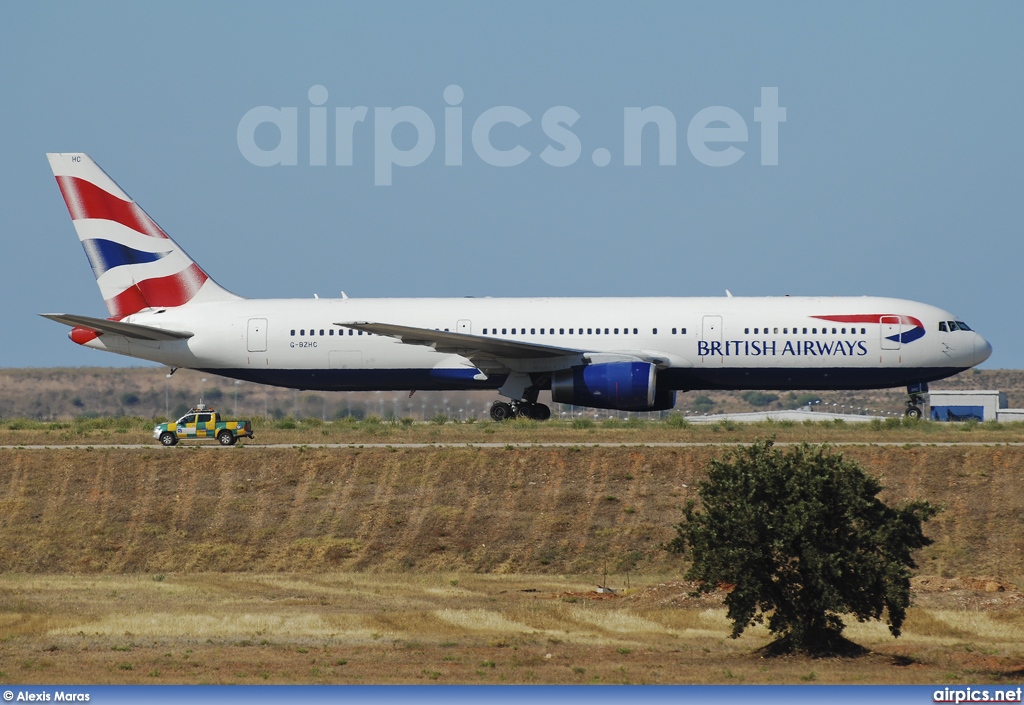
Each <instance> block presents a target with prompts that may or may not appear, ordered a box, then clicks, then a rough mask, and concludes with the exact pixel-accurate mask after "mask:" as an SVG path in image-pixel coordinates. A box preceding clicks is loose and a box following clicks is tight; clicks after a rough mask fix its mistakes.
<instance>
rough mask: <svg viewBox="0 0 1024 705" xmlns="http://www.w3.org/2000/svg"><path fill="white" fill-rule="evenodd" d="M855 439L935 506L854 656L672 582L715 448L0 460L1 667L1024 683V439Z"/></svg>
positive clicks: (889, 486) (0, 670)
mask: <svg viewBox="0 0 1024 705" xmlns="http://www.w3.org/2000/svg"><path fill="white" fill-rule="evenodd" d="M470 426H471V425H466V426H460V427H458V428H459V430H465V429H466V428H469V427H470ZM453 428H455V427H454V426H451V425H449V424H446V425H443V426H437V427H436V428H431V427H430V426H422V425H421V426H415V427H412V429H409V428H407V427H403V426H401V425H400V424H396V425H395V426H394V429H395V432H396V433H404V432H406V431H408V432H409V433H424V432H425V433H431V432H432V431H434V430H440V431H441V432H442V433H444V432H448V431H449V430H450V429H453ZM478 428H479V427H478ZM478 428H476V429H471V430H473V431H476V430H478ZM108 430H110V429H108ZM526 430H536V429H529V428H517V427H514V426H508V427H504V428H503V429H496V430H495V434H499V433H509V434H518V433H521V432H523V431H526ZM635 430H636V429H631V428H628V427H625V426H624V427H623V428H619V429H615V428H612V429H604V428H600V427H596V426H595V427H592V428H582V429H580V428H576V429H568V431H569V432H571V433H572V434H577V435H578V434H581V433H582V434H589V433H590V432H591V431H593V432H594V433H595V434H596V435H602V434H604V433H605V432H606V431H608V432H616V433H618V432H627V431H628V432H633V431H635ZM691 430H695V429H689V428H682V429H678V428H676V429H673V428H668V429H667V431H666V432H671V433H677V434H678V433H690V431H691ZM785 430H790V431H793V432H800V431H802V432H804V434H805V435H806V434H807V431H808V430H812V431H813V430H814V429H808V428H804V427H800V426H797V427H795V428H793V429H785V428H780V429H779V431H785ZM827 430H828V431H829V433H832V432H835V431H836V429H834V428H830V429H827ZM889 430H890V431H892V432H893V433H896V434H899V433H904V432H906V431H908V430H909V431H920V429H917V428H914V429H904V428H903V427H902V426H900V427H899V428H894V429H889ZM984 430H985V429H984V426H979V427H977V428H974V429H972V430H970V431H962V430H959V431H958V430H956V429H953V428H946V429H945V430H943V431H942V433H954V434H956V433H960V434H961V435H962V436H967V435H968V434H969V436H970V437H972V438H973V437H975V436H974V434H976V433H982V432H984ZM110 431H111V432H112V433H116V430H110ZM322 431H323V429H322V428H320V427H309V428H300V429H281V432H282V433H285V432H287V433H293V434H294V433H300V432H301V433H306V434H314V435H315V434H316V433H322ZM839 431H841V432H844V433H845V432H846V431H847V429H839ZM25 432H28V433H41V432H43V433H45V431H40V430H39V429H36V430H31V429H27V428H24V429H20V430H10V429H8V431H7V433H10V434H20V433H25ZM565 432H566V429H563V434H562V435H563V438H562V440H563V442H564V436H565ZM702 432H706V433H709V434H715V433H717V434H719V436H718V437H719V438H722V439H725V438H726V437H727V436H729V435H730V434H740V435H743V434H745V433H747V431H743V430H739V429H727V428H722V429H719V431H717V432H716V431H712V430H706V431H702ZM851 432H852V431H851ZM920 432H921V433H932V432H931V431H920ZM994 432H999V433H1001V432H1002V431H994ZM779 435H782V434H781V433H780V434H779ZM510 437H513V436H506V437H499V438H501V440H502V441H503V442H508V438H510ZM744 437H745V436H744ZM862 440H864V444H863V445H856V446H849V447H844V448H843V452H844V454H845V455H846V456H847V457H850V458H853V459H856V460H858V461H859V462H861V463H862V464H864V466H865V467H866V468H867V469H868V470H869V471H870V472H872V473H873V474H875V475H877V476H880V477H881V479H882V482H883V483H884V485H885V486H886V490H885V498H886V499H888V500H894V501H901V500H904V499H908V498H911V497H922V498H925V499H928V500H930V501H932V502H936V503H939V504H941V505H943V506H944V507H945V511H944V512H943V513H942V514H940V515H939V516H938V517H937V518H936V519H934V520H932V521H931V522H929V525H928V529H927V533H928V534H929V535H930V536H931V537H933V538H934V539H935V544H934V545H932V546H930V547H928V548H926V549H924V550H922V551H921V552H919V555H918V562H919V564H920V573H921V577H919V578H917V579H915V586H916V587H915V597H914V599H915V604H914V607H913V608H912V609H911V611H910V614H909V618H908V620H907V622H906V624H905V634H904V636H903V637H901V638H900V639H899V640H893V639H892V638H891V637H890V636H888V633H887V631H886V630H885V628H884V627H883V626H882V625H879V624H856V623H855V624H853V625H851V626H850V627H849V629H848V630H847V634H848V636H850V637H851V638H852V639H853V640H855V641H857V642H858V643H860V644H862V645H864V646H866V647H868V648H869V649H870V650H871V653H870V654H869V655H867V656H864V657H861V658H856V659H807V658H803V657H787V658H776V659H764V658H761V657H760V655H759V654H758V653H757V651H756V650H757V649H758V648H759V647H760V646H763V645H764V644H765V643H766V641H767V637H766V635H765V634H764V632H762V631H757V630H755V631H753V632H750V633H748V634H746V635H744V637H743V638H741V639H739V640H731V639H728V638H727V635H728V628H727V623H726V621H725V619H724V610H723V609H722V608H721V604H720V602H721V597H722V596H721V595H712V596H710V597H708V598H703V599H699V600H698V599H694V598H690V597H689V596H688V592H689V589H690V586H687V585H684V584H682V583H679V582H678V580H679V576H680V575H681V574H682V573H683V572H684V570H685V564H684V563H683V562H682V561H681V560H680V559H678V558H677V557H674V556H671V555H669V554H667V553H666V552H664V551H662V550H661V549H660V548H659V547H658V546H659V544H660V543H661V542H664V541H666V540H667V539H669V538H671V536H672V535H673V530H672V524H673V523H674V522H676V521H678V519H679V508H680V506H681V505H682V504H683V503H685V501H686V500H687V499H689V498H691V497H693V496H694V495H693V492H694V487H695V485H696V483H697V482H699V480H700V479H701V477H703V473H704V468H705V467H706V464H707V462H708V460H709V459H710V458H712V457H715V456H718V455H720V454H721V453H722V452H723V450H724V449H723V448H722V447H717V446H708V447H686V448H665V447H641V446H629V447H600V448H595V447H587V445H586V444H585V443H580V444H578V445H577V444H572V445H567V446H565V447H532V448H531V447H520V446H512V445H509V446H499V447H488V448H480V447H425V448H401V447H390V448H389V447H372V448H371V447H364V448H359V447H353V448H349V447H344V448H311V447H306V446H303V445H301V444H300V445H298V447H294V448H292V447H286V448H262V447H259V446H258V445H248V446H236V447H234V448H223V449H222V448H216V449H215V448H209V449H208V450H200V449H198V448H196V446H195V445H193V446H192V449H189V448H183V447H180V446H179V447H178V448H174V449H165V448H161V447H159V446H150V447H146V448H141V449H105V448H99V447H96V448H93V449H89V448H85V447H78V448H74V447H64V448H54V449H51V450H43V449H25V450H19V449H6V450H0V681H4V682H37V683H43V682H50V683H53V682H68V683H72V682H82V683H129V682H131V683H136V682H137V683H321V682H322V683H431V682H444V683H626V682H628V683H802V682H821V683H832V682H836V683H934V682H950V683H968V682H993V681H995V682H1016V681H1019V680H1020V678H1021V676H1022V674H1024V647H1022V646H1021V645H1022V639H1021V637H1022V635H1024V609H1022V603H1021V600H1022V597H1021V593H1020V592H1019V591H1018V589H1017V586H1019V585H1021V584H1022V583H1024V571H1022V570H1021V556H1022V555H1024V494H1022V493H1020V492H1019V483H1020V475H1021V470H1022V469H1024V447H1022V446H1006V445H989V446H952V447H949V446H932V445H929V444H927V443H908V444H907V445H906V446H895V447H891V446H890V447H879V446H873V445H870V437H864V436H862ZM599 584H607V585H611V586H613V587H615V588H618V589H619V592H618V593H617V594H616V595H614V596H608V595H603V594H598V593H596V592H594V590H595V587H596V586H597V585H599ZM627 586H628V589H624V588H627Z"/></svg>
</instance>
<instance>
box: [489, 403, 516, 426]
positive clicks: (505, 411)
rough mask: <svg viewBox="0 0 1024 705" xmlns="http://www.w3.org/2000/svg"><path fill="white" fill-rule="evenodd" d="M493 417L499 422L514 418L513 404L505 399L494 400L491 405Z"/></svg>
mask: <svg viewBox="0 0 1024 705" xmlns="http://www.w3.org/2000/svg"><path fill="white" fill-rule="evenodd" d="M491 418H492V419H493V420H495V421H499V422H500V421H505V420H506V419H510V418H512V405H511V404H508V403H506V402H503V401H496V402H494V403H493V404H492V405H491Z"/></svg>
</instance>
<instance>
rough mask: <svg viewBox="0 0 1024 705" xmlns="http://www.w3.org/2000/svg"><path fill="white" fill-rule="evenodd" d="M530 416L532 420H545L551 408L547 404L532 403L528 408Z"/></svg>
mask: <svg viewBox="0 0 1024 705" xmlns="http://www.w3.org/2000/svg"><path fill="white" fill-rule="evenodd" d="M530 418H531V419H533V420H534V421H547V420H548V419H550V418H551V408H550V407H548V405H547V404H534V405H533V408H532V409H530Z"/></svg>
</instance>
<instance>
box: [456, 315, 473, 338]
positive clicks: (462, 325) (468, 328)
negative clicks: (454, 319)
mask: <svg viewBox="0 0 1024 705" xmlns="http://www.w3.org/2000/svg"><path fill="white" fill-rule="evenodd" d="M455 330H456V331H458V332H459V333H465V334H466V335H469V334H470V333H472V332H473V322H472V321H469V320H466V319H465V318H463V319H462V320H460V321H459V324H458V326H456V327H455Z"/></svg>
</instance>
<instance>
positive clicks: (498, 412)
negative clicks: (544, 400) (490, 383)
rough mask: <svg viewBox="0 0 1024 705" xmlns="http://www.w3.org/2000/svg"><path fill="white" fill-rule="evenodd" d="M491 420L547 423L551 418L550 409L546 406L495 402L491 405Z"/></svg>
mask: <svg viewBox="0 0 1024 705" xmlns="http://www.w3.org/2000/svg"><path fill="white" fill-rule="evenodd" d="M491 418H492V419H494V420H495V421H504V420H506V419H515V418H523V419H533V420H534V421H547V420H548V419H550V418H551V409H550V408H548V406H547V405H546V404H538V403H536V402H529V401H513V402H511V403H510V402H506V401H496V402H494V404H492V405H491Z"/></svg>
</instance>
